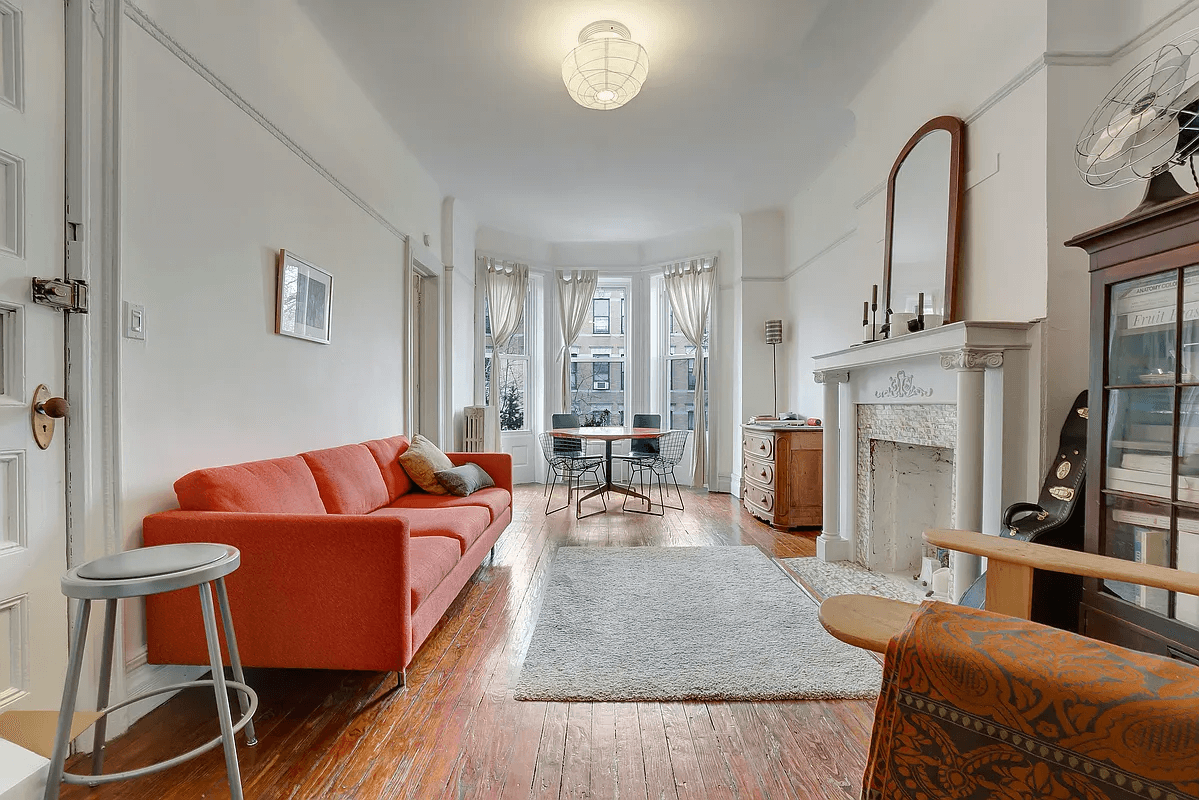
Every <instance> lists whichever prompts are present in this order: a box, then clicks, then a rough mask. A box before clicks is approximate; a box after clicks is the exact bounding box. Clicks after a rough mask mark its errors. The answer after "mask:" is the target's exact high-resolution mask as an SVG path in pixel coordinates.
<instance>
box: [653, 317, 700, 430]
mask: <svg viewBox="0 0 1199 800" xmlns="http://www.w3.org/2000/svg"><path fill="white" fill-rule="evenodd" d="M665 328H666V330H665V332H664V333H665V337H666V410H667V415H668V419H669V420H670V427H671V428H672V429H675V430H678V429H682V428H686V429H687V430H689V431H693V430H695V345H693V344H691V343H690V342H688V341H687V337H686V336H684V335H683V333H682V331H680V330H679V329H678V326H677V325H676V324H675V321H674V311H673V309H671V308H670V303H669V302H667V303H666V325H665ZM701 350H702V353H701V357H702V358H703V359H704V409H703V410H704V420H707V419H708V391H707V390H708V379H707V375H708V370H707V368H708V363H709V362H708V329H706V328H705V329H704V338H703V342H702V347H701Z"/></svg>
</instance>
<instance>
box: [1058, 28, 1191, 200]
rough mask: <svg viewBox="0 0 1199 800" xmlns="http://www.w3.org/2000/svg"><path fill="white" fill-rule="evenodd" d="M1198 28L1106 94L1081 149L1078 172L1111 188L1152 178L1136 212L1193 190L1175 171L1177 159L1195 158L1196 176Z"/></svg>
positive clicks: (1166, 46) (1085, 130) (1089, 123)
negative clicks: (1171, 171)
mask: <svg viewBox="0 0 1199 800" xmlns="http://www.w3.org/2000/svg"><path fill="white" fill-rule="evenodd" d="M1197 34H1199V29H1196V30H1192V31H1189V32H1188V33H1185V34H1183V35H1182V36H1180V37H1178V38H1177V39H1174V40H1173V41H1171V42H1169V43H1167V44H1164V45H1162V46H1161V47H1160V48H1158V49H1157V51H1155V52H1154V53H1152V54H1151V55H1150V56H1149V57H1148V58H1146V59H1145V60H1143V61H1142V62H1141V63H1139V64H1137V65H1136V66H1135V67H1134V68H1133V69H1132V71H1131V72H1129V73H1128V75H1126V76H1125V77H1124V79H1123V80H1121V81H1120V82H1119V83H1117V84H1116V85H1115V87H1114V88H1113V89H1112V90H1111V91H1110V92H1108V93H1107V96H1106V97H1104V98H1103V102H1101V103H1100V104H1099V107H1098V108H1096V109H1095V113H1093V114H1092V115H1091V118H1090V119H1089V120H1087V124H1086V125H1085V126H1084V127H1083V131H1082V135H1081V136H1080V137H1079V139H1078V145H1077V146H1076V147H1075V161H1076V163H1077V164H1078V171H1079V172H1080V173H1081V174H1082V177H1083V180H1085V181H1086V182H1087V183H1088V184H1090V185H1091V186H1097V187H1099V188H1103V189H1111V188H1115V187H1117V186H1124V185H1125V184H1128V183H1132V182H1133V181H1139V180H1147V181H1149V186H1148V187H1147V188H1146V190H1145V197H1144V200H1142V202H1141V205H1140V206H1138V208H1137V211H1141V210H1143V209H1145V208H1147V207H1149V206H1152V205H1157V204H1158V203H1163V202H1166V201H1168V200H1174V199H1176V198H1179V197H1184V196H1186V195H1187V194H1188V192H1187V191H1186V190H1184V189H1183V188H1182V187H1181V186H1180V185H1179V184H1178V181H1176V180H1175V179H1174V176H1173V175H1171V174H1170V168H1171V167H1173V166H1174V165H1176V164H1184V163H1188V162H1190V163H1191V174H1192V177H1194V175H1195V166H1194V163H1193V160H1192V159H1193V157H1194V154H1195V151H1196V149H1199V80H1195V79H1194V78H1196V77H1199V58H1196V55H1195V54H1196V51H1199V39H1197V38H1196V36H1197ZM1192 67H1195V73H1192V72H1191V68H1192ZM1196 183H1197V184H1199V180H1197V181H1196ZM1133 213H1136V212H1135V211H1134V212H1133Z"/></svg>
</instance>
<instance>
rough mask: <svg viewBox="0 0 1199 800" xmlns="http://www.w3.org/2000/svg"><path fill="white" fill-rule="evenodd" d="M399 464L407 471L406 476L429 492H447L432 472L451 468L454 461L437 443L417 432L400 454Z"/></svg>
mask: <svg viewBox="0 0 1199 800" xmlns="http://www.w3.org/2000/svg"><path fill="white" fill-rule="evenodd" d="M400 466H401V467H403V468H404V471H405V472H407V473H408V477H409V478H412V482H413V483H415V484H416V485H417V486H419V487H420V488H422V489H424V490H425V491H426V492H428V493H429V494H449V492H447V491H446V490H445V489H444V488H442V486H441V484H440V483H438V482H437V478H435V477H434V473H437V472H440V471H441V470H443V469H453V468H454V463H453V462H452V461H450V459H449V456H447V455H446V454H445V453H443V452H441V450H440V449H438V447H437V445H435V444H433V443H432V442H430V441H429V440H428V439H426V438H425V437H423V436H421V435H420V434H419V433H418V434H417V435H416V436H414V437H412V444H410V445H409V446H408V449H407V450H405V451H404V453H403V454H402V455H401V456H400Z"/></svg>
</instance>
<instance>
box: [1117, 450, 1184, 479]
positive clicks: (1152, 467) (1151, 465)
mask: <svg viewBox="0 0 1199 800" xmlns="http://www.w3.org/2000/svg"><path fill="white" fill-rule="evenodd" d="M1172 460H1173V459H1172V458H1171V457H1170V456H1168V455H1167V456H1151V455H1146V454H1145V453H1125V454H1124V457H1123V458H1122V459H1120V466H1121V467H1123V468H1124V469H1133V470H1140V471H1142V472H1163V473H1165V474H1166V475H1169V474H1170V467H1171V466H1172V463H1171V462H1172Z"/></svg>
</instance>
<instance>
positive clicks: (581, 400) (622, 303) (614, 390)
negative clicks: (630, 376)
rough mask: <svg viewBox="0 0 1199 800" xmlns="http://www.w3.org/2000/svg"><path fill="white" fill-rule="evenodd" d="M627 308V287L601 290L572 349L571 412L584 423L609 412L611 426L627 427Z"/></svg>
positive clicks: (611, 286)
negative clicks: (592, 416)
mask: <svg viewBox="0 0 1199 800" xmlns="http://www.w3.org/2000/svg"><path fill="white" fill-rule="evenodd" d="M627 308H628V290H627V289H626V288H625V287H624V286H620V285H605V284H601V285H600V286H598V287H597V288H596V290H595V297H594V298H593V299H592V302H591V318H590V320H589V321H588V322H587V323H584V325H583V330H582V332H581V333H580V334H579V337H578V339H576V340H575V344H574V346H573V347H571V364H570V394H571V397H570V408H571V411H572V412H573V413H575V414H578V415H579V416H580V417H583V418H584V419H586V418H587V417H589V416H591V415H599V414H601V413H602V412H604V411H607V412H608V421H609V422H610V424H612V425H623V424H624V420H625V377H624V376H625V353H626V351H627V346H628V340H627V336H626V333H625V331H626V327H625V324H626V323H625V314H626V309H627Z"/></svg>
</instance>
